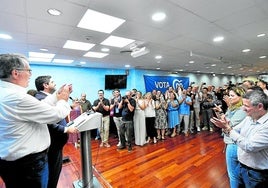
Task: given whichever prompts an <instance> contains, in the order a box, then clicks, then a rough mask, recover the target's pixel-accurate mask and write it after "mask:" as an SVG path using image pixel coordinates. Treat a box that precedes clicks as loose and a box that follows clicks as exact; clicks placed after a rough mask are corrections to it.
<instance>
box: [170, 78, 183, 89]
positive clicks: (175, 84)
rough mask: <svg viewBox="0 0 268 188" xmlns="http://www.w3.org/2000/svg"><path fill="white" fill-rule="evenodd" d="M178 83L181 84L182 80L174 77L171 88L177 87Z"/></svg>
mask: <svg viewBox="0 0 268 188" xmlns="http://www.w3.org/2000/svg"><path fill="white" fill-rule="evenodd" d="M180 85H182V80H178V79H174V80H173V83H172V87H173V88H175V89H176V88H178V87H179V86H180Z"/></svg>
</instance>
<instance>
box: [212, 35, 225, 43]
mask: <svg viewBox="0 0 268 188" xmlns="http://www.w3.org/2000/svg"><path fill="white" fill-rule="evenodd" d="M223 39H224V37H223V36H218V37H215V38H214V39H213V42H221V41H223Z"/></svg>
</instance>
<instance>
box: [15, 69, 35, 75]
mask: <svg viewBox="0 0 268 188" xmlns="http://www.w3.org/2000/svg"><path fill="white" fill-rule="evenodd" d="M16 70H18V71H27V72H29V73H30V74H31V73H32V69H19V68H18V69H16Z"/></svg>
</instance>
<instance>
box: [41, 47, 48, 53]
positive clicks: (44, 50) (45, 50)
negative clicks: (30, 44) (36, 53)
mask: <svg viewBox="0 0 268 188" xmlns="http://www.w3.org/2000/svg"><path fill="white" fill-rule="evenodd" d="M40 51H43V52H47V51H48V49H46V48H40Z"/></svg>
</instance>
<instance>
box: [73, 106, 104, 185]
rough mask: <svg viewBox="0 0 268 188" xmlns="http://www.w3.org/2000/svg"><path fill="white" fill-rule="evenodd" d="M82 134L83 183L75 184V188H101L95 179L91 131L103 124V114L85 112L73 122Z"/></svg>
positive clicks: (77, 182)
mask: <svg viewBox="0 0 268 188" xmlns="http://www.w3.org/2000/svg"><path fill="white" fill-rule="evenodd" d="M71 124H74V126H75V127H76V128H77V129H78V130H79V132H80V134H81V139H80V148H81V150H80V151H81V167H82V181H81V180H77V181H75V182H73V186H74V187H75V188H80V187H83V188H93V187H94V188H99V187H101V185H100V183H99V182H98V180H97V178H96V177H94V178H93V172H92V155H91V130H92V129H97V128H99V127H100V125H101V124H102V114H101V113H98V112H93V111H90V112H84V113H83V114H81V115H80V116H78V117H77V118H76V119H75V120H73V121H72V122H71Z"/></svg>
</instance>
